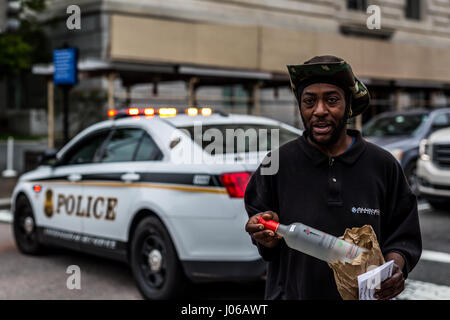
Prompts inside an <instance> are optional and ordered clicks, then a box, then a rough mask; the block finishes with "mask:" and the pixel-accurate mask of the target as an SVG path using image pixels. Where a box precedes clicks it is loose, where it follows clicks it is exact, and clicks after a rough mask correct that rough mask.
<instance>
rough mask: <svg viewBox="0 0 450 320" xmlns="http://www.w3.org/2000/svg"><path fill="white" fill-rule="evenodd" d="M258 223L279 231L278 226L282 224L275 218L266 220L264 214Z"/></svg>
mask: <svg viewBox="0 0 450 320" xmlns="http://www.w3.org/2000/svg"><path fill="white" fill-rule="evenodd" d="M258 223H261V224H262V225H263V226H264V228H266V229H269V230H272V231H274V232H277V229H278V226H279V225H280V224H279V223H278V222H276V221H273V220H264V218H263V217H262V216H259V218H258Z"/></svg>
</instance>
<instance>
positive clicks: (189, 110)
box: [186, 107, 198, 117]
mask: <svg viewBox="0 0 450 320" xmlns="http://www.w3.org/2000/svg"><path fill="white" fill-rule="evenodd" d="M186 114H187V115H188V116H190V117H195V116H196V115H198V109H197V108H194V107H190V108H187V109H186Z"/></svg>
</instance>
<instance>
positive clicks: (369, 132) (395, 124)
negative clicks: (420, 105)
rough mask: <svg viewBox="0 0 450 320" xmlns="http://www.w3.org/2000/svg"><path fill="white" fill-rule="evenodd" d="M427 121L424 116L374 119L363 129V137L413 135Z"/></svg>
mask: <svg viewBox="0 0 450 320" xmlns="http://www.w3.org/2000/svg"><path fill="white" fill-rule="evenodd" d="M427 119H428V115H426V114H409V115H408V114H398V115H394V116H385V117H381V118H376V119H373V120H372V121H369V122H368V123H367V125H366V126H365V127H364V128H363V135H364V136H367V137H386V136H408V135H414V134H415V132H417V131H418V130H420V127H421V124H422V123H424V122H425V121H426V120H427Z"/></svg>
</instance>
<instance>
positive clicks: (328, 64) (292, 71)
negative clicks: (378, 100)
mask: <svg viewBox="0 0 450 320" xmlns="http://www.w3.org/2000/svg"><path fill="white" fill-rule="evenodd" d="M287 68H288V71H289V77H290V80H291V87H292V91H293V92H294V95H295V97H296V98H297V101H298V102H299V103H300V96H299V95H301V92H302V91H303V89H304V88H305V87H306V86H308V85H311V84H313V83H320V82H326V83H333V84H336V85H338V86H339V87H341V88H342V89H343V90H344V91H345V92H346V94H349V95H350V97H351V108H352V109H351V111H352V112H351V115H350V117H355V116H357V115H359V114H361V113H363V112H364V111H365V110H366V109H367V107H368V106H369V103H370V94H369V91H368V90H367V88H366V86H365V85H364V83H362V82H361V81H360V80H359V79H358V78H356V77H355V75H354V74H353V71H352V68H351V67H350V65H349V64H348V63H347V62H345V61H344V60H342V59H341V58H337V57H334V56H318V57H314V58H312V59H311V60H309V61H306V62H305V63H304V64H301V65H287Z"/></svg>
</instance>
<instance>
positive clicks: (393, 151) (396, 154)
mask: <svg viewBox="0 0 450 320" xmlns="http://www.w3.org/2000/svg"><path fill="white" fill-rule="evenodd" d="M389 152H390V153H391V154H392V155H393V156H394V157H395V159H397V161H398V162H400V161H402V158H403V150H402V149H390V150H389Z"/></svg>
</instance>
